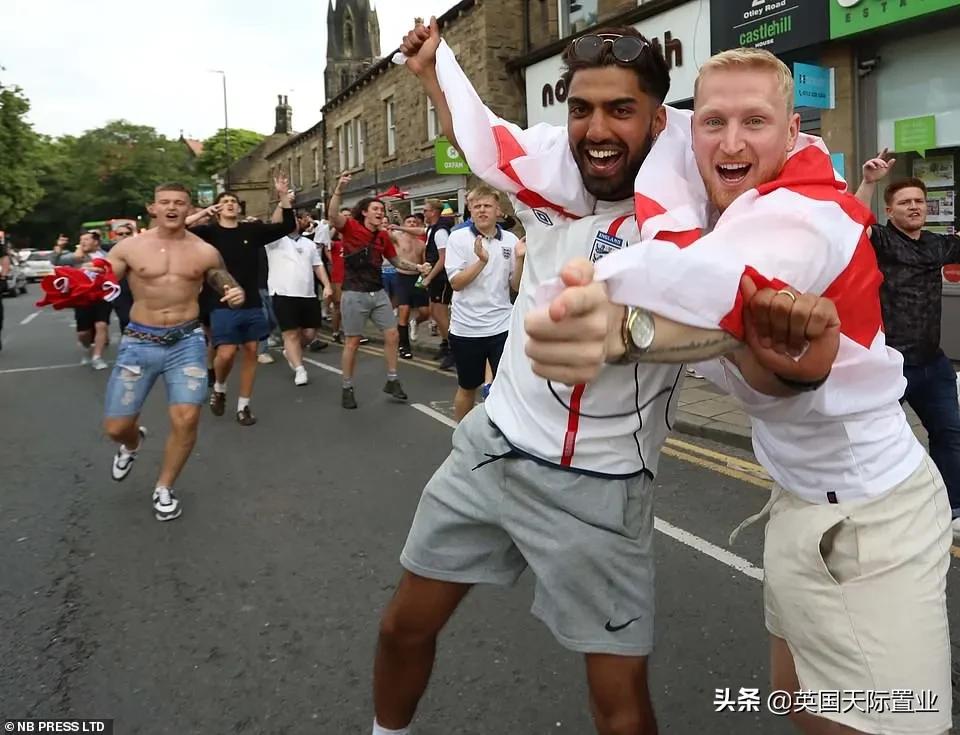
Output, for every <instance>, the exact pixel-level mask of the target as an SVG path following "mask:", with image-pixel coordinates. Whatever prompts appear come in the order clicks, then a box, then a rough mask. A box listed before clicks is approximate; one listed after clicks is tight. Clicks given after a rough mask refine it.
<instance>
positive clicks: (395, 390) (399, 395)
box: [383, 379, 407, 401]
mask: <svg viewBox="0 0 960 735" xmlns="http://www.w3.org/2000/svg"><path fill="white" fill-rule="evenodd" d="M383 392H384V393H389V394H390V395H391V396H393V397H394V398H396V399H397V400H398V401H405V400H407V394H406V393H404V392H403V386H402V385H400V381H399V380H396V379H394V380H388V381H387V384H386V385H385V386H383Z"/></svg>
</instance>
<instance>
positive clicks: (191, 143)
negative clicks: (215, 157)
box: [180, 135, 203, 158]
mask: <svg viewBox="0 0 960 735" xmlns="http://www.w3.org/2000/svg"><path fill="white" fill-rule="evenodd" d="M180 140H181V141H183V144H184V145H185V146H186V147H187V148H188V149H189V150H190V152H191V153H192V154H193V155H194V156H196V157H197V158H199V157H200V156H201V155H203V141H202V140H196V139H195V138H184V137H183V136H182V135H181V136H180Z"/></svg>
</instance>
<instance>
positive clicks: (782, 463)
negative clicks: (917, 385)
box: [526, 49, 951, 735]
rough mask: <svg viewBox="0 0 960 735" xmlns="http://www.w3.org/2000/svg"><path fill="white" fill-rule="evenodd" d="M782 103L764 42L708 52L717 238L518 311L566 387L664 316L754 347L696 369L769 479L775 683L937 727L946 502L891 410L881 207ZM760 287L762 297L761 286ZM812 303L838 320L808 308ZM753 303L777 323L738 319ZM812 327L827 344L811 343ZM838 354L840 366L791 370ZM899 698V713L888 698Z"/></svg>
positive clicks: (654, 248) (833, 728) (702, 88)
mask: <svg viewBox="0 0 960 735" xmlns="http://www.w3.org/2000/svg"><path fill="white" fill-rule="evenodd" d="M792 100H793V80H792V78H791V75H790V72H789V70H788V69H787V68H786V67H785V66H784V65H783V63H782V62H780V61H779V60H778V59H776V57H774V56H773V55H771V54H770V53H768V52H766V51H762V50H758V49H737V50H733V51H727V52H723V53H721V54H718V55H716V56H714V57H713V58H712V59H710V60H709V61H707V62H706V63H705V64H704V65H703V67H701V70H700V76H699V79H698V81H697V85H696V92H695V102H694V117H693V149H694V153H695V155H696V159H697V165H698V168H699V170H700V173H701V175H702V177H703V181H704V184H705V185H706V190H707V192H708V195H709V197H710V201H711V203H712V205H713V206H714V207H715V209H716V210H717V212H718V213H719V215H720V216H719V219H718V220H717V222H716V225H715V226H714V229H713V231H712V232H710V233H709V234H707V235H705V236H703V237H702V238H701V239H700V240H698V241H696V242H695V243H693V244H691V245H689V246H688V247H686V248H682V249H681V248H677V247H676V246H675V245H673V244H671V243H665V242H658V241H656V240H653V241H649V242H645V243H643V245H642V246H641V247H632V248H627V249H624V250H623V251H621V252H620V253H617V254H614V255H612V256H610V257H609V258H608V259H605V260H604V261H603V263H601V264H600V265H599V267H598V268H597V279H596V280H594V278H593V276H594V274H593V268H592V267H591V266H590V264H588V263H583V262H580V263H576V262H573V263H570V264H569V265H568V266H567V268H566V270H565V272H564V275H563V280H564V282H565V284H566V285H567V286H568V288H567V289H566V290H564V291H563V292H562V293H561V294H560V295H559V296H558V297H557V298H556V299H555V300H554V301H553V303H551V304H550V305H549V306H548V307H546V308H543V309H541V310H539V311H537V312H534V313H532V314H530V315H529V316H528V317H527V322H526V328H527V333H528V335H529V337H530V340H529V342H528V345H527V353H528V355H529V356H530V357H531V359H532V360H533V364H534V370H535V372H537V373H538V374H540V375H543V376H544V377H547V378H548V379H551V378H552V379H559V380H564V381H568V380H584V379H589V378H590V374H591V372H595V371H597V370H599V368H600V366H601V365H602V364H603V363H604V362H605V361H617V360H621V359H623V358H624V356H626V358H627V359H643V354H644V352H645V350H647V349H649V348H651V347H652V348H654V349H655V348H656V345H657V344H658V340H662V339H663V338H664V336H665V335H666V330H664V335H663V336H662V335H661V334H660V331H661V330H660V329H659V328H658V327H659V323H658V320H661V319H662V318H664V317H665V318H667V319H673V320H676V321H678V322H681V323H684V324H689V325H691V327H694V328H710V327H712V328H715V329H719V330H723V331H725V332H727V333H729V334H731V335H733V336H735V337H736V338H737V339H738V340H745V342H746V346H743V347H740V348H737V349H735V350H734V351H732V352H730V353H729V354H728V355H726V356H725V357H724V358H721V359H720V360H719V361H715V362H712V363H709V364H706V365H702V366H698V370H700V372H701V373H703V374H704V375H705V376H706V377H708V378H710V379H711V380H712V381H714V382H715V383H717V384H718V385H719V386H721V387H723V388H725V389H726V390H727V391H728V392H729V393H731V394H732V395H733V396H734V397H736V398H737V399H738V400H739V401H740V402H741V404H742V406H743V409H744V410H745V411H746V412H747V413H748V414H749V415H750V417H751V421H752V425H753V443H754V448H755V451H756V455H757V457H758V459H759V460H760V461H761V463H762V464H763V465H764V466H765V467H766V469H767V470H768V471H769V472H770V474H771V476H772V477H773V478H774V480H775V482H776V484H775V486H774V490H773V493H772V495H771V498H770V501H769V502H768V504H767V506H766V507H765V508H764V510H763V511H762V512H761V513H760V514H758V515H757V516H755V517H754V518H751V519H748V521H746V522H745V524H746V523H749V522H752V521H754V520H756V519H758V518H760V517H762V516H763V515H764V514H766V513H767V512H769V514H770V520H769V522H768V524H767V528H766V536H765V545H764V572H765V574H764V608H765V622H766V627H767V630H768V631H769V634H770V644H771V678H772V688H773V689H774V690H783V691H785V692H787V693H790V694H795V693H797V692H800V691H801V690H803V691H807V692H810V691H813V692H819V693H824V692H827V693H829V692H837V693H838V695H837V699H838V702H837V703H836V704H833V703H832V702H831V701H829V700H828V698H824V697H821V698H817V701H815V702H811V701H810V698H809V697H807V698H805V699H803V698H800V697H794V698H792V700H791V703H790V714H791V717H792V719H793V720H794V722H795V723H796V725H797V726H798V727H799V728H800V729H801V730H802V731H803V732H805V733H810V734H814V733H830V734H833V733H837V734H852V733H924V734H930V735H940V734H941V733H945V732H947V731H948V730H949V728H950V725H951V686H950V640H949V630H948V627H947V610H946V599H945V586H946V573H947V570H948V568H949V548H950V541H951V527H950V504H949V501H948V499H947V494H946V490H945V487H944V484H943V481H942V479H941V477H940V474H939V473H938V472H937V469H936V466H935V465H934V464H933V462H932V461H931V459H930V457H929V456H927V454H926V452H925V451H924V450H923V447H922V446H921V445H920V443H919V442H918V441H917V439H916V438H915V436H914V435H913V432H912V431H911V430H910V427H909V425H908V424H907V421H906V418H905V416H904V414H903V411H902V409H901V408H900V405H899V403H898V399H899V397H900V396H901V395H902V394H903V390H904V387H905V381H904V378H903V373H902V365H903V359H902V357H901V356H900V354H899V353H898V352H896V351H895V350H893V349H891V348H889V347H887V346H886V344H885V340H884V333H883V328H882V321H881V316H880V315H881V312H880V300H879V286H880V282H881V277H880V273H879V270H878V268H877V262H876V258H875V256H874V254H873V250H872V248H871V245H870V241H869V239H868V237H867V230H868V227H869V225H870V224H871V223H872V221H873V220H872V215H871V214H870V212H869V210H867V209H866V208H865V207H864V206H863V205H862V204H860V203H859V202H857V201H856V200H855V199H854V197H853V196H852V195H851V194H850V193H848V192H846V191H845V184H844V183H843V182H842V181H839V180H837V179H836V176H835V174H834V172H833V170H832V166H831V164H830V159H829V156H828V154H827V152H826V149H825V148H823V146H822V143H821V142H820V141H819V139H813V138H811V137H810V136H803V135H802V134H800V133H799V116H798V115H797V114H795V113H794V111H793V106H792ZM745 275H747V276H750V277H751V278H750V279H744V278H743V276H745ZM602 280H606V283H603V282H601V281H602ZM754 280H755V281H757V282H758V283H759V284H760V285H761V286H764V285H766V286H770V288H765V289H762V290H761V292H760V293H759V294H756V295H755V294H754V293H753V292H754V284H753V281H754ZM787 284H789V286H788V285H787ZM741 289H743V290H742V291H741ZM795 289H799V291H802V292H807V293H808V294H809V295H801V294H799V293H798V291H797V290H795ZM818 295H822V296H826V297H828V298H830V299H832V301H833V302H834V303H835V306H836V310H837V313H838V315H839V319H836V315H832V314H829V313H828V312H826V311H823V310H819V311H818V310H816V309H815V310H813V311H812V312H811V311H810V310H809V308H808V307H809V304H810V299H812V298H816V297H817V296H818ZM751 297H752V300H751V301H750V303H751V305H752V306H754V305H756V306H761V305H765V306H767V307H769V312H768V313H769V317H768V318H765V319H763V320H759V321H757V322H756V324H755V325H754V327H751V326H749V325H750V324H752V322H751V321H749V320H748V321H747V322H746V324H747V325H748V326H746V327H745V321H744V310H743V308H742V305H743V303H744V302H745V301H748V300H750V299H751ZM619 304H630V305H631V306H630V307H629V308H625V307H624V306H620V305H619ZM752 306H751V309H752ZM641 307H642V308H641ZM824 327H826V330H825V332H824V331H823V330H824ZM770 329H773V331H774V332H776V337H775V338H771V335H770ZM812 331H813V332H816V333H818V334H819V333H821V332H823V333H824V334H827V335H829V334H831V333H832V334H834V335H836V336H837V337H838V340H837V341H836V342H835V343H832V344H831V340H830V339H826V340H823V339H816V340H810V337H811V332H812ZM808 343H809V345H808ZM805 348H806V351H805V352H803V350H804V349H805ZM831 351H833V352H834V354H835V355H836V357H835V359H833V360H832V370H826V371H824V372H823V373H821V374H820V375H819V377H818V375H817V374H816V373H808V374H807V375H806V376H803V377H801V376H800V375H799V374H798V373H797V372H796V370H797V368H798V366H799V365H801V364H802V363H804V362H807V364H808V365H810V364H811V359H813V361H814V362H818V361H822V360H824V359H828V358H831V354H830V353H831ZM801 352H803V359H801V360H799V361H797V360H796V359H795V358H794V356H795V355H799V354H801ZM598 355H602V356H603V357H602V358H598V357H597V356H598ZM738 530H739V529H738ZM735 534H736V532H735ZM735 534H734V535H735ZM732 538H733V537H731V539H732ZM904 690H907V691H909V692H911V698H912V701H911V702H910V704H909V709H910V710H911V711H910V712H909V713H904V712H903V711H902V710H903V709H905V708H904V707H903V705H902V704H901V705H898V706H894V704H893V703H892V698H893V697H896V692H897V691H900V692H903V691H904ZM868 692H874V694H873V695H871V696H869V697H868V696H867V693H868ZM898 709H899V710H901V711H897V710H898Z"/></svg>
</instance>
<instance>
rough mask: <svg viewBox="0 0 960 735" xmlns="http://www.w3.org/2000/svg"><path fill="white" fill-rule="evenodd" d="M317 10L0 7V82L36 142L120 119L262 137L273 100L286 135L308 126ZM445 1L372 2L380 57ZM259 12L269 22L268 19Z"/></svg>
mask: <svg viewBox="0 0 960 735" xmlns="http://www.w3.org/2000/svg"><path fill="white" fill-rule="evenodd" d="M327 3H328V0H281V1H280V2H272V3H271V2H264V1H263V0H256V1H255V0H163V1H162V2H151V1H150V0H0V28H2V29H3V42H2V44H0V67H2V70H0V81H2V82H3V84H5V85H7V84H16V85H19V86H20V87H22V88H23V89H24V92H25V93H26V95H27V96H28V97H29V98H30V103H31V105H32V110H31V112H30V121H31V122H32V123H33V124H34V127H35V128H36V130H38V131H39V132H41V133H46V134H48V135H61V134H64V133H69V134H78V133H82V132H83V131H84V130H88V129H90V128H95V127H99V126H100V125H103V124H104V123H105V122H107V121H108V120H113V119H117V118H124V119H126V120H129V121H131V122H134V123H138V124H142V125H152V126H153V127H155V128H157V130H159V131H160V132H161V133H163V134H165V135H168V136H171V137H177V136H178V135H179V134H180V131H181V130H183V132H184V134H185V135H187V136H188V137H194V138H206V137H208V136H209V135H211V134H213V133H214V132H215V131H216V130H217V129H218V128H220V127H222V126H223V93H222V87H221V78H220V75H218V74H212V73H210V71H209V70H211V69H222V70H224V71H225V72H226V75H227V102H228V112H229V122H230V126H231V127H240V128H248V129H250V130H256V131H258V132H261V133H272V132H273V124H274V107H275V106H276V104H277V95H278V94H286V95H287V96H288V97H289V99H290V104H291V106H292V107H293V125H294V129H296V130H298V131H299V130H306V129H307V128H309V127H310V126H312V125H314V124H315V123H316V122H317V121H318V120H319V118H320V107H321V106H322V105H323V69H324V66H325V65H326V57H327V53H326V52H327V39H326V37H327ZM455 4H456V0H377V2H376V6H377V13H378V15H379V18H380V39H381V47H382V48H381V51H382V52H383V54H384V55H386V54H388V53H389V52H390V51H392V50H393V49H395V48H396V47H397V46H399V45H400V40H401V38H402V37H403V34H404V33H405V32H406V30H408V29H409V27H410V26H412V24H413V17H414V15H423V16H425V17H426V16H429V15H431V14H435V15H439V14H440V13H442V12H443V11H444V10H447V9H448V8H450V7H452V6H453V5H455ZM271 10H273V11H274V12H273V13H271Z"/></svg>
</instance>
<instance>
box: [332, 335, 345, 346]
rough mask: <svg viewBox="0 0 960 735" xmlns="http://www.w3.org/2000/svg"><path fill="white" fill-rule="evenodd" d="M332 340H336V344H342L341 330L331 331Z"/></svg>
mask: <svg viewBox="0 0 960 735" xmlns="http://www.w3.org/2000/svg"><path fill="white" fill-rule="evenodd" d="M333 341H334V342H336V343H337V344H338V345H342V344H343V332H334V333H333Z"/></svg>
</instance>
